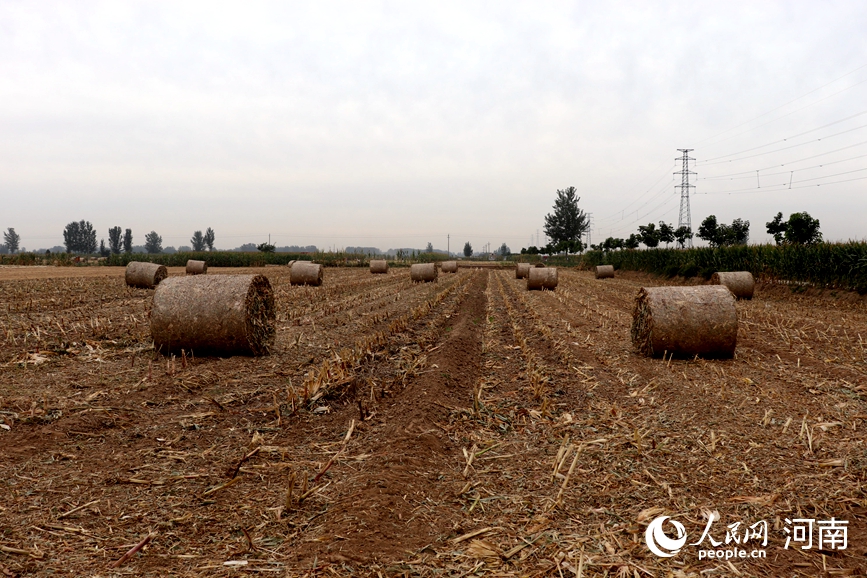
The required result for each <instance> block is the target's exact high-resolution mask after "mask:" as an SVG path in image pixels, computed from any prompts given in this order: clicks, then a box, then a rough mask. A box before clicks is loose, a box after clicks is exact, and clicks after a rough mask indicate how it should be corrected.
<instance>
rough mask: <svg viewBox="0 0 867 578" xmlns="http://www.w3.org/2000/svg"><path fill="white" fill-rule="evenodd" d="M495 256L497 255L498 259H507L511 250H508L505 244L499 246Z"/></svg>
mask: <svg viewBox="0 0 867 578" xmlns="http://www.w3.org/2000/svg"><path fill="white" fill-rule="evenodd" d="M497 254H498V255H499V256H500V257H508V256H509V255H511V254H512V250H511V249H509V246H508V245H506V244H505V243H503V244H502V245H500V248H499V249H497Z"/></svg>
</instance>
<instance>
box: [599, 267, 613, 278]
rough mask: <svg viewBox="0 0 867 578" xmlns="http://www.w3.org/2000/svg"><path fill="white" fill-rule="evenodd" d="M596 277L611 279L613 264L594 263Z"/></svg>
mask: <svg viewBox="0 0 867 578" xmlns="http://www.w3.org/2000/svg"><path fill="white" fill-rule="evenodd" d="M596 278H597V279H613V278H614V265H596Z"/></svg>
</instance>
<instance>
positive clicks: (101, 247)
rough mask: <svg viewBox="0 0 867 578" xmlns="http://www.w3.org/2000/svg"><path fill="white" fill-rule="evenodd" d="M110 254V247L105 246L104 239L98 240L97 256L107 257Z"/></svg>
mask: <svg viewBox="0 0 867 578" xmlns="http://www.w3.org/2000/svg"><path fill="white" fill-rule="evenodd" d="M109 255H111V249H109V248H108V247H106V246H105V239H100V240H99V256H100V257H108V256H109Z"/></svg>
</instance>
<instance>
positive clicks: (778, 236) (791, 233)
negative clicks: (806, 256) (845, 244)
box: [765, 211, 822, 245]
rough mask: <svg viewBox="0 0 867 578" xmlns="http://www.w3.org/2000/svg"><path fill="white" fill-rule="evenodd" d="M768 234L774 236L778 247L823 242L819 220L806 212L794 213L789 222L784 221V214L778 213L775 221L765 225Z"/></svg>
mask: <svg viewBox="0 0 867 578" xmlns="http://www.w3.org/2000/svg"><path fill="white" fill-rule="evenodd" d="M765 226H766V227H767V228H768V233H770V234H771V235H773V236H774V241H775V242H776V243H777V245H782V244H783V243H784V242H785V243H791V244H794V245H812V244H814V243H821V242H822V233H820V232H819V219H814V218H813V217H811V216H810V213H807V212H806V211H804V212H800V213H792V214H791V215H789V220H788V221H783V213H777V216H776V217H774V220H773V221H771V222H770V223H765Z"/></svg>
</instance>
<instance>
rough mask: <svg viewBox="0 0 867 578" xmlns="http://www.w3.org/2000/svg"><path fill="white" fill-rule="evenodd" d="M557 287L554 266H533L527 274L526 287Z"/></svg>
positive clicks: (531, 288)
mask: <svg viewBox="0 0 867 578" xmlns="http://www.w3.org/2000/svg"><path fill="white" fill-rule="evenodd" d="M556 287H557V268H556V267H533V268H532V269H530V272H529V273H528V275H527V289H528V290H529V291H532V290H534V289H554V288H556Z"/></svg>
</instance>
